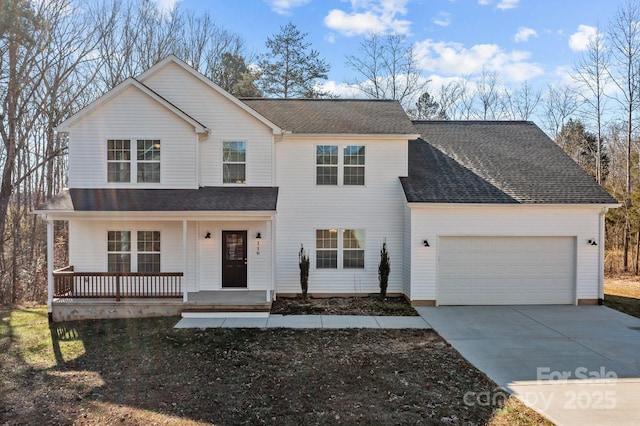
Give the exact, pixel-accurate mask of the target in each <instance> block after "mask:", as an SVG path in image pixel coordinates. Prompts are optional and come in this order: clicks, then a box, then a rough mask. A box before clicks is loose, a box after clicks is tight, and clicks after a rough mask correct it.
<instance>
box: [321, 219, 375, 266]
mask: <svg viewBox="0 0 640 426" xmlns="http://www.w3.org/2000/svg"><path fill="white" fill-rule="evenodd" d="M334 229H335V230H336V231H337V234H338V235H337V248H336V249H335V250H336V251H337V254H336V267H335V268H319V267H318V250H334V249H324V248H320V249H319V248H318V239H317V235H318V231H329V230H334ZM348 230H349V231H361V232H362V239H363V240H364V244H363V248H361V249H354V248H345V247H344V232H345V231H348ZM313 236H314V244H313V247H314V260H313V265H314V266H313V268H314V270H317V271H325V270H326V271H349V272H354V271H368V268H367V230H366V228H353V227H351V228H347V227H342V228H340V227H325V228H315V229H314V230H313ZM345 251H362V253H363V255H362V256H363V261H364V265H363V267H362V268H345V267H344V252H345Z"/></svg>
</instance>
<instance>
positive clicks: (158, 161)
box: [135, 138, 162, 183]
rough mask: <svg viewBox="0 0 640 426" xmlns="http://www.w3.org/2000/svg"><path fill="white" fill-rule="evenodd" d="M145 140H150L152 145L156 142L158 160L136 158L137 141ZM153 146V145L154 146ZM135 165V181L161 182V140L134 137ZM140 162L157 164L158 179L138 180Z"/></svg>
mask: <svg viewBox="0 0 640 426" xmlns="http://www.w3.org/2000/svg"><path fill="white" fill-rule="evenodd" d="M146 141H150V142H152V143H153V144H154V145H155V143H156V142H157V143H158V145H159V147H158V155H159V156H160V158H159V159H158V160H140V159H139V158H138V143H139V142H146ZM154 148H155V146H154ZM135 157H136V158H135V165H136V183H160V182H162V141H161V140H160V139H153V138H150V139H136V155H135ZM141 164H158V167H159V170H158V181H142V182H141V181H139V180H138V173H139V166H140V165H141Z"/></svg>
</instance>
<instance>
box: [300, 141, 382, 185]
mask: <svg viewBox="0 0 640 426" xmlns="http://www.w3.org/2000/svg"><path fill="white" fill-rule="evenodd" d="M321 146H331V147H336V148H337V150H338V163H337V164H336V165H321V164H318V147H321ZM352 146H358V147H360V146H361V147H363V148H364V164H363V165H350V164H347V165H345V164H344V157H345V150H346V149H347V148H349V147H352ZM314 148H315V151H314V157H313V161H314V167H315V186H316V187H321V188H322V187H326V188H335V187H337V186H343V187H349V188H359V187H360V188H362V187H365V186H367V152H368V151H369V148H368V146H367V144H364V143H363V144H357V145H356V144H351V145H344V144H335V143H334V144H316V145H315V146H314ZM318 167H336V168H337V171H336V173H337V179H336V184H335V185H333V184H319V183H318ZM345 167H361V168H362V169H363V172H364V183H363V184H362V185H359V184H358V185H356V184H346V185H345V183H344V169H345Z"/></svg>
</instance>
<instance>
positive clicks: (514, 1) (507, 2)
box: [496, 0, 520, 10]
mask: <svg viewBox="0 0 640 426" xmlns="http://www.w3.org/2000/svg"><path fill="white" fill-rule="evenodd" d="M518 3H520V0H502V1H500V3H498V5H497V6H496V7H497V8H498V9H502V10H507V9H515V8H516V7H518Z"/></svg>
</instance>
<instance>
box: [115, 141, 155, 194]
mask: <svg viewBox="0 0 640 426" xmlns="http://www.w3.org/2000/svg"><path fill="white" fill-rule="evenodd" d="M109 141H129V159H128V160H109ZM138 141H154V142H156V141H157V143H158V144H160V160H138ZM105 145H106V147H107V157H106V158H107V176H106V181H107V183H109V184H113V185H127V184H128V185H131V184H134V185H138V184H140V185H158V184H160V183H162V139H161V138H155V137H145V138H132V137H111V138H107V140H106V144H105ZM114 163H128V164H129V180H128V181H110V180H109V164H114ZM139 163H140V164H149V163H157V164H159V165H160V179H159V180H158V181H157V182H142V181H140V182H138V164H139Z"/></svg>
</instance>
